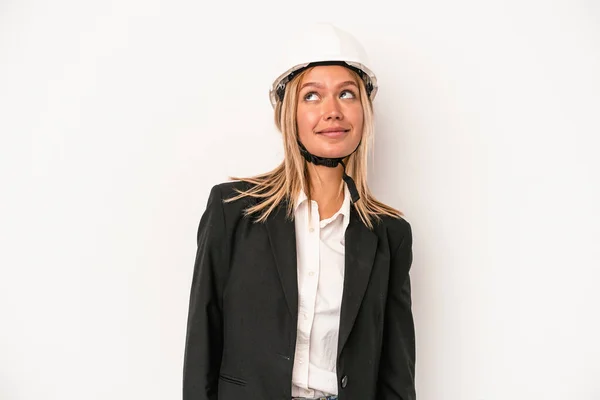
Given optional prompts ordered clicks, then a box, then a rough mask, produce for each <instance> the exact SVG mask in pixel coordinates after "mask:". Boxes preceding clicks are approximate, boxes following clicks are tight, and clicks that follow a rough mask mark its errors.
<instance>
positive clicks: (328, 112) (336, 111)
mask: <svg viewBox="0 0 600 400" xmlns="http://www.w3.org/2000/svg"><path fill="white" fill-rule="evenodd" d="M323 107H324V113H323V114H324V119H325V120H330V119H335V120H341V119H343V118H344V115H343V114H342V110H341V108H340V104H339V103H338V101H337V100H336V99H330V100H328V101H325V103H324V105H323Z"/></svg>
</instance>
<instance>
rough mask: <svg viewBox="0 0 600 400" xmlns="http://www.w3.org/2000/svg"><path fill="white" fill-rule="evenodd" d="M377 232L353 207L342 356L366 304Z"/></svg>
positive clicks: (347, 239)
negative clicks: (362, 306)
mask: <svg viewBox="0 0 600 400" xmlns="http://www.w3.org/2000/svg"><path fill="white" fill-rule="evenodd" d="M377 241H378V238H377V235H376V234H375V233H374V232H372V231H370V230H369V228H368V227H367V226H366V225H365V224H363V222H362V220H361V219H360V216H359V215H358V212H357V211H356V210H355V209H354V207H350V222H349V224H348V228H347V229H346V234H345V265H344V291H343V294H342V309H341V315H340V331H339V339H338V348H337V355H338V357H339V356H340V354H341V352H342V349H343V348H344V345H345V344H346V341H347V340H348V336H349V335H350V332H351V331H352V326H353V325H354V321H355V319H356V315H357V314H358V310H359V308H360V305H361V303H362V299H363V296H364V294H365V290H366V289H367V284H368V283H369V277H370V274H371V269H372V267H373V262H374V260H375V253H376V251H377Z"/></svg>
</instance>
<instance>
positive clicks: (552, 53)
mask: <svg viewBox="0 0 600 400" xmlns="http://www.w3.org/2000/svg"><path fill="white" fill-rule="evenodd" d="M314 21H330V22H334V23H336V24H338V25H339V26H340V27H342V28H344V29H347V30H349V31H351V32H352V33H354V35H355V36H357V37H358V38H359V39H360V40H361V41H362V42H363V44H364V45H365V47H366V48H367V49H368V51H369V53H370V55H371V59H372V65H373V69H374V70H375V71H376V72H377V74H378V78H379V81H380V84H381V89H380V92H379V95H378V97H377V99H376V101H375V105H376V109H377V133H376V135H377V136H376V137H377V139H376V146H375V158H374V160H373V165H372V166H371V175H370V184H371V187H372V190H373V191H374V192H375V194H376V196H378V197H379V198H380V199H381V200H383V201H385V202H388V203H389V204H391V205H393V206H395V207H397V208H400V209H401V210H403V211H404V212H405V213H406V218H407V220H409V222H411V224H412V226H413V233H414V263H413V272H412V278H413V302H414V313H415V320H416V326H417V334H418V337H417V340H418V342H417V343H418V348H417V355H418V361H417V364H418V367H417V381H418V382H417V383H418V388H417V389H418V398H419V400H506V399H511V400H538V399H539V400H555V399H556V400H559V399H560V400H564V399H568V400H598V399H600V321H599V319H600V317H599V315H600V292H599V291H598V289H597V288H598V285H599V283H600V273H599V272H598V269H599V268H600V254H599V250H598V248H599V242H600V217H599V212H598V205H599V204H600V193H599V192H600V190H599V186H600V161H599V157H598V153H599V146H598V145H599V143H600V140H599V139H598V135H600V122H599V115H600V6H599V5H598V2H595V1H592V0H587V1H584V0H580V1H574V0H562V1H534V0H519V1H516V0H514V1H502V2H500V1H498V2H493V1H475V0H473V1H466V0H458V1H453V2H449V1H442V0H438V1H432V0H429V1H418V2H415V1H388V0H371V1H368V2H348V1H325V2H322V1H312V0H311V1H309V0H307V1H303V2H281V1H274V0H273V1H270V2H269V1H266V0H261V1H255V2H246V1H236V2H216V1H215V2H201V1H192V0H178V1H173V0H171V1H157V0H143V1H142V0H119V1H117V0H114V1H112V2H111V1H106V0H105V1H99V0H90V1H85V2H83V1H76V0H55V1H52V2H46V1H34V0H22V1H16V0H2V2H1V3H0V133H1V142H0V151H1V154H0V167H1V174H2V175H1V183H2V185H1V189H0V190H1V196H0V204H1V214H0V217H1V219H0V246H1V247H0V249H1V250H0V399H2V400H34V399H35V400H37V399H47V400H50V399H56V400H79V399H85V400H88V399H89V400H96V399H102V400H104V399H110V400H125V399H127V400H130V399H144V400H165V399H168V400H170V399H179V398H180V397H181V376H182V372H181V371H182V352H183V346H184V340H185V323H186V318H187V305H188V295H189V285H190V282H191V274H192V268H193V260H194V253H195V235H196V228H197V225H198V221H199V219H200V216H201V214H202V212H203V211H204V208H205V205H206V200H207V196H208V193H209V190H210V187H211V186H212V185H213V184H215V183H218V182H222V181H225V180H227V177H228V176H229V175H252V174H255V173H259V172H264V171H266V170H268V169H271V168H273V167H274V166H276V165H277V164H278V163H279V162H280V160H281V157H282V151H281V139H280V136H279V135H278V133H277V132H276V130H275V127H274V124H273V117H272V110H271V106H270V104H269V101H268V97H267V90H268V86H269V84H270V83H271V80H272V79H273V78H274V77H275V76H276V75H278V74H279V73H280V72H281V71H278V70H276V69H275V68H274V65H275V61H276V56H277V52H278V50H279V49H280V46H281V44H282V43H283V42H284V37H285V35H286V32H288V31H289V29H296V28H298V27H300V26H302V24H305V23H311V22H314Z"/></svg>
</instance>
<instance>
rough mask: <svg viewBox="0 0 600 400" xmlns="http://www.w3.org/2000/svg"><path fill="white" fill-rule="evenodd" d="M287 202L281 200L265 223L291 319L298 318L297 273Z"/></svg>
mask: <svg viewBox="0 0 600 400" xmlns="http://www.w3.org/2000/svg"><path fill="white" fill-rule="evenodd" d="M286 211H287V203H286V201H283V202H281V203H280V205H279V206H278V207H277V208H276V209H275V210H273V213H272V214H271V215H270V216H269V218H267V219H266V222H265V225H266V227H267V232H268V235H269V242H270V244H271V250H272V251H273V257H274V258H275V264H276V265H277V271H278V273H279V279H280V280H281V285H282V286H283V292H284V295H285V299H286V301H287V305H288V308H289V310H290V315H291V316H292V320H294V321H297V318H298V274H297V261H296V228H295V224H294V221H293V220H290V219H288V218H287V217H286Z"/></svg>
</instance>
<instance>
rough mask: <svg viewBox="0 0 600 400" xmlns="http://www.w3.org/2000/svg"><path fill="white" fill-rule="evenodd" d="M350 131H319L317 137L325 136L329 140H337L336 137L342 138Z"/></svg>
mask: <svg viewBox="0 0 600 400" xmlns="http://www.w3.org/2000/svg"><path fill="white" fill-rule="evenodd" d="M349 131H350V129H340V130H336V131H330V130H328V131H321V132H317V133H318V134H319V135H323V136H327V137H329V138H338V137H342V136H344V135H345V134H347V133H348V132H349Z"/></svg>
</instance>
